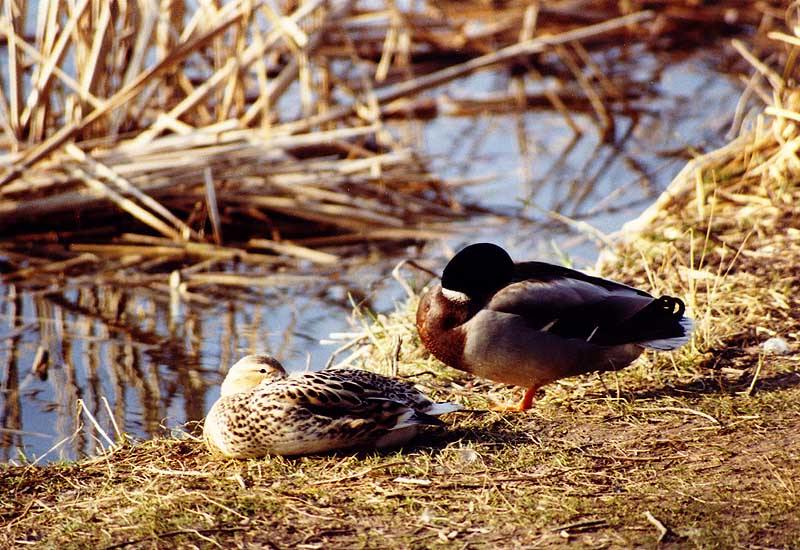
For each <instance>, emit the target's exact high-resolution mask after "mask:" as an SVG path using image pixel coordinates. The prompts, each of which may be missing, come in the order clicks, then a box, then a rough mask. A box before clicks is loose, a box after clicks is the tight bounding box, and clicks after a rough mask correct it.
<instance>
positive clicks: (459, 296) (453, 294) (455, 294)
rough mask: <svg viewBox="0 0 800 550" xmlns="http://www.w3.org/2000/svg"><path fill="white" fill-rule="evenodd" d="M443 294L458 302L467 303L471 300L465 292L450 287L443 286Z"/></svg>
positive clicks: (448, 298)
mask: <svg viewBox="0 0 800 550" xmlns="http://www.w3.org/2000/svg"><path fill="white" fill-rule="evenodd" d="M442 296H444V297H445V298H446V299H447V300H448V301H450V302H455V303H457V304H465V303H467V302H469V296H467V295H466V294H464V293H463V292H459V291H457V290H450V289H449V288H444V287H442Z"/></svg>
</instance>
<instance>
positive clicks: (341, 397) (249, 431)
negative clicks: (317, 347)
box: [203, 355, 461, 458]
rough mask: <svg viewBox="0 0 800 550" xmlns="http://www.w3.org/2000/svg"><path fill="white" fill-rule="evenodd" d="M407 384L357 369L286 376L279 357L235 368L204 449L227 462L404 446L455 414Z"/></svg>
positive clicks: (208, 425)
mask: <svg viewBox="0 0 800 550" xmlns="http://www.w3.org/2000/svg"><path fill="white" fill-rule="evenodd" d="M460 408H461V406H460V405H457V404H455V403H434V402H433V401H431V400H430V399H428V398H427V397H426V396H425V395H424V394H423V393H422V392H420V391H418V390H417V389H416V388H414V386H413V385H412V384H410V383H408V382H403V381H401V380H396V379H393V378H387V377H385V376H381V375H379V374H375V373H372V372H367V371H363V370H355V369H334V370H326V371H321V372H303V373H299V374H292V375H287V374H286V371H285V370H284V368H283V365H281V364H280V363H279V362H278V360H277V359H275V358H274V357H270V356H269V355H248V356H246V357H243V358H242V359H240V360H239V362H237V363H236V364H235V365H233V366H232V367H231V369H230V371H229V372H228V375H227V376H226V377H225V380H224V381H223V382H222V386H221V388H220V398H219V399H218V400H217V402H216V403H214V405H213V406H212V407H211V410H210V411H209V413H208V416H206V420H205V423H204V425H203V439H204V441H205V444H206V447H208V449H209V450H210V451H211V452H212V453H213V454H216V455H220V456H223V457H226V458H255V457H260V456H264V455H267V454H277V455H304V454H312V453H321V452H325V451H332V450H335V449H346V448H352V447H358V448H384V447H391V446H397V445H402V444H403V443H405V442H407V441H409V440H410V439H411V438H412V437H414V436H415V435H416V433H417V428H418V426H420V425H423V424H434V425H437V424H438V425H441V421H440V420H438V419H436V418H434V417H435V416H438V415H440V414H444V413H448V412H452V411H457V410H458V409H460Z"/></svg>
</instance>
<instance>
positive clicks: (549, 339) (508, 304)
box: [416, 243, 693, 410]
mask: <svg viewBox="0 0 800 550" xmlns="http://www.w3.org/2000/svg"><path fill="white" fill-rule="evenodd" d="M685 312H686V307H685V306H684V304H683V302H682V301H681V300H680V299H679V298H675V297H672V296H661V297H660V298H655V297H653V296H652V295H650V294H649V293H647V292H645V291H643V290H639V289H636V288H633V287H630V286H628V285H624V284H622V283H618V282H615V281H611V280H608V279H603V278H600V277H593V276H591V275H586V274H585V273H581V272H580V271H575V270H573V269H568V268H566V267H562V266H558V265H553V264H548V263H544V262H533V261H531V262H520V263H515V262H514V261H513V260H512V259H511V257H510V256H509V255H508V253H507V252H506V251H505V250H503V249H502V248H501V247H499V246H497V245H495V244H491V243H477V244H473V245H470V246H467V247H466V248H464V249H463V250H461V251H460V252H459V253H458V254H456V255H455V256H454V257H453V259H452V260H450V262H449V263H448V264H447V266H446V267H445V269H444V272H443V273H442V281H441V284H438V285H436V286H435V287H433V288H431V289H430V290H429V291H428V292H427V293H425V294H424V295H423V296H422V298H421V299H420V303H419V306H418V309H417V318H416V324H417V330H418V331H419V335H420V339H421V340H422V342H423V344H424V345H425V347H426V348H427V349H428V350H429V351H430V352H431V353H432V354H433V355H434V356H435V357H436V358H438V359H439V360H440V361H442V362H443V363H445V364H447V365H449V366H451V367H453V368H456V369H460V370H463V371H467V372H470V373H472V374H474V375H476V376H480V377H483V378H488V379H490V380H494V381H496V382H502V383H506V384H512V385H515V386H521V387H524V388H527V391H526V392H525V395H524V397H523V398H522V401H521V402H520V403H519V405H518V406H517V407H514V409H516V410H526V409H529V408H530V407H531V405H532V402H533V397H534V395H535V393H536V391H537V390H538V388H540V387H541V386H543V385H545V384H549V383H551V382H553V381H555V380H558V379H560V378H565V377H568V376H575V375H579V374H584V373H587V372H603V371H609V370H619V369H622V368H624V367H626V366H628V365H629V364H630V363H631V362H632V361H633V360H634V359H636V358H637V357H638V356H639V355H640V354H641V353H642V352H643V351H644V350H645V349H655V350H672V349H676V348H678V347H680V346H682V345H683V344H685V343H686V342H688V340H689V338H690V336H691V332H692V326H693V322H692V319H691V318H689V317H687V316H686V315H685Z"/></svg>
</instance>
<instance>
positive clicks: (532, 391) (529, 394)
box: [491, 386, 539, 412]
mask: <svg viewBox="0 0 800 550" xmlns="http://www.w3.org/2000/svg"><path fill="white" fill-rule="evenodd" d="M538 390H539V386H533V387H531V388H528V389H527V390H526V391H525V395H523V396H522V401H520V402H519V403H518V404H516V405H494V406H493V407H492V408H491V409H492V410H493V411H499V412H509V411H516V412H521V411H527V410H528V409H530V408H531V406H532V405H533V397H534V396H535V395H536V392H537V391H538Z"/></svg>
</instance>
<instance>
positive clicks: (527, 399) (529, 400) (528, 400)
mask: <svg viewBox="0 0 800 550" xmlns="http://www.w3.org/2000/svg"><path fill="white" fill-rule="evenodd" d="M538 389H539V386H531V387H530V388H528V389H527V390H526V391H525V395H523V396H522V401H520V402H519V410H521V411H527V410H528V409H530V408H531V406H532V405H533V397H534V396H535V395H536V392H537V391H538Z"/></svg>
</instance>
